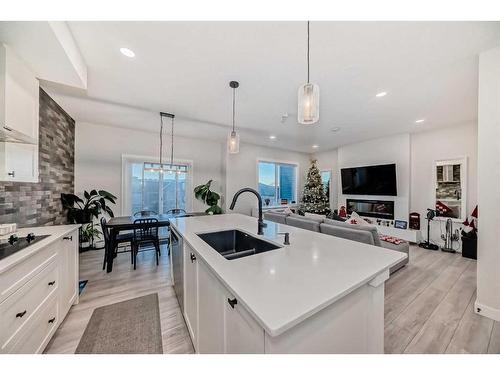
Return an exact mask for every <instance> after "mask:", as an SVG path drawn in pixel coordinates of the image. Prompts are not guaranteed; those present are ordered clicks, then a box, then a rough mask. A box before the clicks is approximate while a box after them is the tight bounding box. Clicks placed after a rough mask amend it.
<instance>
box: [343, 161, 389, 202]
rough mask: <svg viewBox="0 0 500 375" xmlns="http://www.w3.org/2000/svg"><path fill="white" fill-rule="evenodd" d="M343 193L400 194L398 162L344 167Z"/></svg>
mask: <svg viewBox="0 0 500 375" xmlns="http://www.w3.org/2000/svg"><path fill="white" fill-rule="evenodd" d="M340 175H341V180H342V194H352V195H390V196H395V195H398V192H397V182H396V164H383V165H372V166H366V167H357V168H342V169H341V171H340Z"/></svg>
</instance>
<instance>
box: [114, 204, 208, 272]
mask: <svg viewBox="0 0 500 375" xmlns="http://www.w3.org/2000/svg"><path fill="white" fill-rule="evenodd" d="M203 215H206V213H205V212H187V213H184V212H182V213H176V214H173V213H169V214H157V215H130V216H117V217H112V218H111V219H110V220H109V221H108V222H107V223H106V227H107V228H108V230H109V244H108V245H107V246H108V249H114V248H115V242H116V236H117V235H118V233H120V232H122V231H129V230H134V229H139V228H141V226H144V225H145V224H140V223H135V220H137V219H156V220H158V222H156V223H153V224H147V225H148V226H151V225H153V226H157V227H159V228H164V227H167V228H168V227H169V226H170V220H172V219H175V218H177V217H188V216H203ZM114 258H115V252H114V251H106V272H108V273H109V272H111V271H113V260H114Z"/></svg>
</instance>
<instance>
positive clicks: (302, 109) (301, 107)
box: [297, 21, 319, 125]
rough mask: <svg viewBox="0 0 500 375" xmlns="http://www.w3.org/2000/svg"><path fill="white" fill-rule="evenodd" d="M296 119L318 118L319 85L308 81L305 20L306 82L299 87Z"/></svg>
mask: <svg viewBox="0 0 500 375" xmlns="http://www.w3.org/2000/svg"><path fill="white" fill-rule="evenodd" d="M297 120H298V122H299V123H300V124H306V125H310V124H315V123H316V122H318V120H319V86H318V85H315V84H314V83H311V82H310V81H309V21H307V83H305V84H303V85H302V86H300V87H299V92H298V111H297Z"/></svg>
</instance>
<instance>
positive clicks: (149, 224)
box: [132, 218, 161, 270]
mask: <svg viewBox="0 0 500 375" xmlns="http://www.w3.org/2000/svg"><path fill="white" fill-rule="evenodd" d="M146 244H152V245H153V246H154V248H155V250H156V265H159V260H158V257H159V256H160V255H161V252H160V238H159V236H158V219H155V218H148V219H135V220H134V240H133V241H132V253H133V257H134V261H133V263H134V270H135V269H136V264H137V253H138V252H139V250H140V247H141V245H146Z"/></svg>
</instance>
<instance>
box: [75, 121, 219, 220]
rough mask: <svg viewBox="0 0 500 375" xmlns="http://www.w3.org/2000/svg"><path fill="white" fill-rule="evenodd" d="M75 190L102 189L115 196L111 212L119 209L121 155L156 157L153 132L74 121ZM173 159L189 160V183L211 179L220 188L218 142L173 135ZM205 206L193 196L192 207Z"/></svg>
mask: <svg viewBox="0 0 500 375" xmlns="http://www.w3.org/2000/svg"><path fill="white" fill-rule="evenodd" d="M75 133H76V134H75V192H76V194H80V193H81V192H82V191H83V190H90V189H94V188H96V189H104V190H108V191H109V192H110V193H112V194H114V195H116V196H118V197H119V199H118V201H117V204H116V206H115V207H113V211H114V212H115V215H120V214H124V213H122V206H121V197H120V196H121V188H122V155H124V154H129V155H139V156H149V157H153V158H155V159H156V158H158V152H159V143H158V142H159V138H158V134H157V133H153V132H144V131H136V130H130V129H122V128H118V127H112V126H106V125H100V124H99V125H96V124H89V123H77V124H76V126H75ZM169 152H170V148H169V142H167V143H166V146H164V157H165V156H167V155H169ZM174 155H175V158H176V159H184V160H191V161H192V162H193V186H196V185H199V184H202V183H205V182H207V181H208V180H210V179H213V180H214V185H213V188H214V190H215V191H221V188H222V186H223V182H222V181H223V176H222V151H221V144H220V143H218V142H213V141H207V140H199V139H192V138H183V137H175V150H174ZM205 208H206V206H204V205H203V203H201V202H199V201H197V200H195V199H194V198H193V210H195V211H203V210H205Z"/></svg>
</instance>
